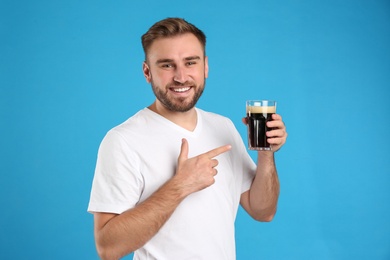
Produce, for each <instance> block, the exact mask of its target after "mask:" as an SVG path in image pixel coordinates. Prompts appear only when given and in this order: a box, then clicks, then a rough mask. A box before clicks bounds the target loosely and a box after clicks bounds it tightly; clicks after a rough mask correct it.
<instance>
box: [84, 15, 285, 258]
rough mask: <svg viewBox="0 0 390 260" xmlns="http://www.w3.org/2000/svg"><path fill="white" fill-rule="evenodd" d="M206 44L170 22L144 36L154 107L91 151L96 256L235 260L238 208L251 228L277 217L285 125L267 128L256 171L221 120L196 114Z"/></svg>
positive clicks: (195, 32) (182, 24)
mask: <svg viewBox="0 0 390 260" xmlns="http://www.w3.org/2000/svg"><path fill="white" fill-rule="evenodd" d="M205 43H206V37H205V35H204V34H203V32H202V31H200V30H199V29H198V28H196V27H195V26H194V25H192V24H190V23H188V22H186V21H184V20H183V19H178V18H168V19H165V20H162V21H160V22H158V23H156V24H154V25H153V26H152V27H151V28H150V29H149V30H148V32H147V33H146V34H144V35H143V36H142V44H143V48H144V51H145V57H146V59H145V62H144V64H143V73H144V75H145V78H146V81H147V82H148V83H150V84H151V85H152V88H153V92H154V94H155V96H156V100H155V101H154V103H153V104H151V105H150V106H149V107H148V108H144V109H143V110H141V111H139V112H138V113H137V114H135V115H134V116H132V117H131V118H129V119H128V120H127V121H125V122H124V123H122V124H121V125H119V126H117V127H115V128H113V129H111V130H110V131H109V132H108V133H107V135H106V136H105V138H104V139H103V141H102V143H101V146H100V148H99V153H98V160H97V165H96V171H95V177H94V181H93V186H92V191H91V199H90V203H89V208H88V211H89V212H93V213H94V222H95V240H96V247H97V251H98V253H99V255H100V257H101V258H102V259H119V258H121V257H123V256H125V255H127V254H130V253H131V252H135V253H134V259H159V260H160V259H169V260H172V259H173V260H175V259H179V260H181V259H207V260H209V259H216V260H219V259H224V260H225V259H235V241H234V221H235V217H236V213H237V209H238V206H239V204H241V205H242V207H243V208H244V209H245V210H246V211H247V212H248V213H249V214H250V215H251V216H252V217H253V218H254V219H256V220H259V221H271V220H272V218H273V216H274V215H275V212H276V206H277V200H278V195H279V182H278V177H277V172H276V168H275V163H274V152H275V151H277V150H279V149H280V147H281V146H282V145H283V144H284V143H285V141H286V137H287V133H286V130H285V126H284V123H283V122H282V119H281V117H280V116H279V115H274V116H273V121H271V122H269V123H268V126H269V127H272V128H273V129H274V130H272V131H269V132H268V133H267V136H268V137H269V139H268V141H269V142H270V143H271V144H272V147H273V151H262V152H258V160H257V166H256V164H255V163H254V162H253V161H252V159H251V158H250V156H249V155H248V153H247V151H246V146H245V145H244V143H243V141H242V139H241V137H240V135H239V133H238V132H237V130H236V128H235V127H234V125H233V123H232V122H231V121H230V120H229V119H227V118H225V117H222V116H220V115H217V114H214V113H210V112H205V111H203V110H201V109H199V108H196V107H195V104H196V102H197V100H198V99H199V97H200V96H201V95H202V92H203V89H204V87H205V79H206V78H207V76H208V61H207V57H206V55H205Z"/></svg>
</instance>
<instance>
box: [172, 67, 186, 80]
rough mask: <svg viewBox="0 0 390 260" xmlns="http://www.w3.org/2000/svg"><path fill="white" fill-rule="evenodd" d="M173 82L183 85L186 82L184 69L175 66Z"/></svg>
mask: <svg viewBox="0 0 390 260" xmlns="http://www.w3.org/2000/svg"><path fill="white" fill-rule="evenodd" d="M173 80H174V81H175V82H177V83H180V84H184V83H185V82H186V81H187V73H186V70H185V67H183V66H177V67H176V70H175V75H174V77H173Z"/></svg>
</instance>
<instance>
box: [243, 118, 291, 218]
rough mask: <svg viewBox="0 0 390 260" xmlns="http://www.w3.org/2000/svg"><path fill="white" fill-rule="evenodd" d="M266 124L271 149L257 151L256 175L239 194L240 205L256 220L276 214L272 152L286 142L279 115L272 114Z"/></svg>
mask: <svg viewBox="0 0 390 260" xmlns="http://www.w3.org/2000/svg"><path fill="white" fill-rule="evenodd" d="M267 126H268V127H270V128H273V129H274V130H271V131H268V132H267V136H268V142H269V143H270V144H271V145H272V149H273V150H272V151H259V152H258V155H257V170H256V176H255V178H254V180H253V182H252V185H251V187H250V189H249V190H248V191H247V192H244V193H243V194H242V195H241V200H240V203H241V205H242V207H243V208H244V209H245V210H246V211H247V212H248V213H249V215H251V216H252V217H253V218H254V219H256V220H258V221H271V220H272V219H273V217H274V216H275V214H276V208H277V203H278V198H279V190H280V185H279V179H278V174H277V171H276V166H275V157H274V152H276V151H278V150H279V149H280V148H281V147H282V146H283V144H284V143H285V142H286V138H287V132H286V127H285V125H284V123H283V121H282V118H281V116H280V115H277V114H274V115H273V120H272V121H270V122H268V123H267Z"/></svg>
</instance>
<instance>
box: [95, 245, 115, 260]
mask: <svg viewBox="0 0 390 260" xmlns="http://www.w3.org/2000/svg"><path fill="white" fill-rule="evenodd" d="M96 251H97V253H98V255H99V258H100V259H102V260H114V259H115V258H114V257H113V256H112V255H111V254H110V253H109V250H108V249H107V248H106V247H104V246H102V245H99V244H98V243H96Z"/></svg>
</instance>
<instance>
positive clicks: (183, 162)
mask: <svg viewBox="0 0 390 260" xmlns="http://www.w3.org/2000/svg"><path fill="white" fill-rule="evenodd" d="M230 149H231V146H230V145H224V146H220V147H218V148H215V149H213V150H210V151H208V152H206V153H203V154H200V155H198V156H196V157H192V158H188V151H189V145H188V141H187V140H186V139H184V138H183V139H182V144H181V151H180V154H179V158H178V164H177V169H176V175H175V177H174V178H179V179H180V182H181V183H182V184H183V188H184V191H185V193H186V194H187V195H189V194H191V193H193V192H197V191H199V190H202V189H204V188H207V187H209V186H210V185H212V184H214V182H215V179H214V177H215V175H216V174H217V173H218V172H217V169H216V168H215V167H216V166H217V165H218V160H217V159H215V157H217V156H218V155H220V154H222V153H225V152H227V151H229V150H230Z"/></svg>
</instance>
